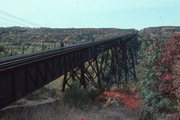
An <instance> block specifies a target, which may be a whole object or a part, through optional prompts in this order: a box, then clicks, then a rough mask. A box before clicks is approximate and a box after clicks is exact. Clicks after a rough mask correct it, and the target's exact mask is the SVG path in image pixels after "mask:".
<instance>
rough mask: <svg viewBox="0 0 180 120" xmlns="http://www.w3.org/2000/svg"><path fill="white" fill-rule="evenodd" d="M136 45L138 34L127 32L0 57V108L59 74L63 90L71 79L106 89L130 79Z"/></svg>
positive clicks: (135, 56) (132, 76)
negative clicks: (115, 35) (125, 33)
mask: <svg viewBox="0 0 180 120" xmlns="http://www.w3.org/2000/svg"><path fill="white" fill-rule="evenodd" d="M137 46H138V43H137V34H129V35H125V36H117V37H113V38H107V39H102V40H97V41H91V42H87V43H82V44H79V45H74V46H69V47H64V48H58V49H51V50H45V51H41V52H36V53H29V54H24V55H17V56H12V57H7V58H3V59H0V108H3V107H5V106H7V105H9V104H11V103H12V102H14V101H16V100H18V99H20V98H22V97H24V96H26V95H28V94H29V93H31V92H33V91H35V90H37V89H39V88H41V87H43V86H44V85H46V84H48V83H49V82H51V81H53V80H55V79H57V78H59V77H60V76H62V75H63V86H62V91H65V88H66V87H67V86H69V87H71V86H72V81H76V82H77V83H78V84H79V86H80V87H81V86H82V87H84V88H86V87H88V86H93V87H95V88H98V89H106V88H108V86H111V85H112V84H120V83H121V82H123V81H129V80H133V79H135V78H136V73H135V62H136V59H137ZM104 86H106V87H104Z"/></svg>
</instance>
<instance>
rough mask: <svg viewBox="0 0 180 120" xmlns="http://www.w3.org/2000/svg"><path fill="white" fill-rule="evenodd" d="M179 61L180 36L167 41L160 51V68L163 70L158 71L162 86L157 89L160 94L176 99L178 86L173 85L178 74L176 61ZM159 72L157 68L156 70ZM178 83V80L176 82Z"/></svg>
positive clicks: (179, 86)
mask: <svg viewBox="0 0 180 120" xmlns="http://www.w3.org/2000/svg"><path fill="white" fill-rule="evenodd" d="M179 59H180V36H174V37H173V39H171V40H169V41H168V42H167V44H166V45H165V47H164V48H163V51H162V58H161V60H160V66H161V67H165V69H162V70H161V69H160V72H161V73H162V75H161V76H160V77H159V80H160V81H162V83H163V85H162V86H161V87H160V88H159V91H160V92H161V93H162V94H166V95H169V97H172V96H173V95H175V96H176V97H177V98H178V96H179V95H178V94H179V93H177V89H179V88H180V85H177V86H175V85H174V84H173V83H174V82H175V81H176V82H177V79H178V73H174V72H175V71H176V72H177V69H176V67H178V65H177V63H176V62H177V61H178V60H179ZM157 71H158V72H159V68H157ZM178 81H179V80H178Z"/></svg>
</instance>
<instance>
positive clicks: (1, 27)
mask: <svg viewBox="0 0 180 120" xmlns="http://www.w3.org/2000/svg"><path fill="white" fill-rule="evenodd" d="M13 27H20V28H31V29H33V28H35V29H41V28H47V29H127V30H128V29H135V30H143V29H145V28H160V27H180V26H149V27H145V28H142V29H136V28H113V27H102V28H98V27H89V28H86V27H84V28H78V27H77V28H75V27H67V28H55V27H23V26H6V27H1V26H0V28H13Z"/></svg>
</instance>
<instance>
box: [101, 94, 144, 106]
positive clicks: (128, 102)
mask: <svg viewBox="0 0 180 120" xmlns="http://www.w3.org/2000/svg"><path fill="white" fill-rule="evenodd" d="M102 94H104V95H106V96H108V97H112V98H115V99H116V100H118V101H119V102H121V103H123V104H124V106H125V107H126V108H131V109H135V110H138V109H140V107H141V106H140V101H141V100H142V99H141V98H139V96H138V95H135V94H125V93H122V92H120V91H104V92H103V93H102Z"/></svg>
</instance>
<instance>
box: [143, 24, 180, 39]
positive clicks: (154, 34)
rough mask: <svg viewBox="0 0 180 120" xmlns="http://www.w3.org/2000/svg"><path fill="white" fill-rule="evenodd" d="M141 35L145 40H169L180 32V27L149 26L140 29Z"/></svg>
mask: <svg viewBox="0 0 180 120" xmlns="http://www.w3.org/2000/svg"><path fill="white" fill-rule="evenodd" d="M139 33H140V35H141V36H143V37H144V39H145V40H150V39H151V40H157V39H161V40H169V39H171V38H172V36H173V35H174V34H180V27H178V26H177V27H174V26H162V27H148V28H144V29H142V30H140V31H139Z"/></svg>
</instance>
